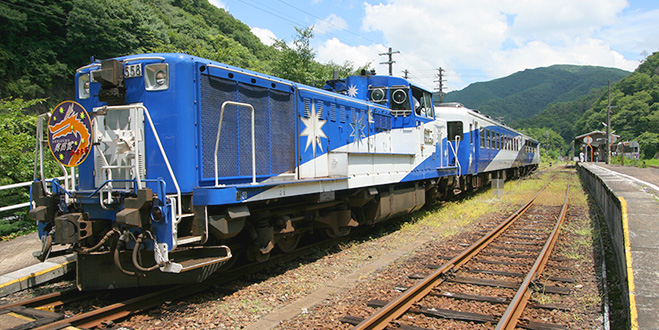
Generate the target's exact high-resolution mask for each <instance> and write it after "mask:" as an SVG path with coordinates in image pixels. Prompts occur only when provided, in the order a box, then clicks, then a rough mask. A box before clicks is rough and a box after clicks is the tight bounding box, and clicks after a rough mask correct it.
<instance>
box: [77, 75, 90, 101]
mask: <svg viewBox="0 0 659 330" xmlns="http://www.w3.org/2000/svg"><path fill="white" fill-rule="evenodd" d="M89 96H90V92H89V74H81V75H80V76H79V77H78V97H79V98H80V99H81V100H86V99H88V98H89Z"/></svg>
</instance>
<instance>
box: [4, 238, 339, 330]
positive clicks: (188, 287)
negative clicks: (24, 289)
mask: <svg viewBox="0 0 659 330" xmlns="http://www.w3.org/2000/svg"><path fill="white" fill-rule="evenodd" d="M348 239H350V237H348V236H346V237H341V238H337V239H333V240H329V241H322V242H318V243H315V244H311V245H308V246H304V247H301V248H299V249H298V250H296V251H294V252H291V253H287V254H282V255H278V256H275V257H272V258H270V261H268V262H265V263H253V264H247V265H244V266H241V267H237V268H235V269H232V270H229V271H227V272H222V273H216V274H214V275H211V277H209V278H208V279H206V280H205V281H204V282H201V283H194V284H181V285H176V286H173V287H169V288H165V289H163V290H159V291H157V292H150V293H147V294H144V295H140V296H137V297H133V298H130V299H127V300H124V301H122V302H118V303H115V304H111V305H108V306H105V307H102V308H98V309H95V310H92V311H89V312H86V313H81V314H77V315H74V316H72V317H68V318H65V319H62V320H59V321H55V322H53V323H49V324H47V325H44V326H42V327H39V328H36V329H39V330H53V329H62V328H66V327H67V326H75V327H81V328H86V329H92V328H98V327H103V326H104V325H105V324H107V323H109V322H116V321H119V320H121V319H124V318H126V317H128V316H130V315H132V314H135V313H138V312H140V311H144V310H147V309H150V308H154V307H157V306H159V305H160V304H162V303H163V302H164V301H175V300H177V299H180V298H183V297H186V296H190V295H193V294H195V293H199V292H203V291H204V290H207V289H208V287H210V286H217V285H221V284H225V283H229V282H231V281H235V280H239V279H242V278H244V277H245V274H251V273H256V272H258V271H262V270H263V269H266V268H268V267H271V266H272V265H275V264H281V263H284V262H287V261H290V260H294V259H296V258H299V257H300V256H303V255H307V254H309V253H310V252H312V251H316V250H317V249H322V248H325V247H328V246H333V245H336V243H337V242H344V241H346V240H348ZM72 291H73V294H79V295H82V294H84V293H85V292H79V291H77V290H72ZM69 292H70V291H65V292H62V293H52V294H48V295H46V296H51V295H53V296H57V295H58V294H63V293H69ZM42 297H45V296H40V297H36V298H33V299H30V300H28V301H22V302H18V303H16V305H22V306H25V304H26V303H28V302H30V301H32V300H34V299H44V298H42ZM45 298H48V297H45ZM2 307H5V306H2ZM7 307H9V305H7Z"/></svg>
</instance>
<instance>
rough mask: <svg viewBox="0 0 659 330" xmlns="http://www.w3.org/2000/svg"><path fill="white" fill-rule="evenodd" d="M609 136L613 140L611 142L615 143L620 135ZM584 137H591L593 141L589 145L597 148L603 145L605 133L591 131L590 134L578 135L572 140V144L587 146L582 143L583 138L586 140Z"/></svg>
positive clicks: (584, 142)
mask: <svg viewBox="0 0 659 330" xmlns="http://www.w3.org/2000/svg"><path fill="white" fill-rule="evenodd" d="M611 136H612V137H613V139H612V140H613V142H615V141H616V140H618V138H620V135H617V134H611ZM586 137H591V138H592V139H593V140H592V141H591V142H590V145H591V146H593V147H597V146H599V145H601V144H604V143H605V140H606V132H603V131H592V132H589V133H586V134H582V135H579V136H577V137H575V138H574V143H576V144H588V143H586V141H584V138H586Z"/></svg>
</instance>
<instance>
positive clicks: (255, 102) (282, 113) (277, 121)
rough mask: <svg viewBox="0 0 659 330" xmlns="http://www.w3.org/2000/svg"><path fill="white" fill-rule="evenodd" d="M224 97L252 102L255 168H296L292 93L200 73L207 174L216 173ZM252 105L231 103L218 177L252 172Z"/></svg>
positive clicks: (265, 171)
mask: <svg viewBox="0 0 659 330" xmlns="http://www.w3.org/2000/svg"><path fill="white" fill-rule="evenodd" d="M225 101H237V102H242V103H248V104H251V105H252V106H253V107H254V110H255V119H254V125H255V140H256V174H257V175H259V176H260V175H276V174H280V173H285V172H292V171H293V170H294V166H295V158H294V148H295V146H294V140H293V137H294V135H295V109H294V100H293V98H292V96H291V94H290V93H285V92H279V91H274V90H269V89H267V88H263V87H258V86H253V85H247V84H243V83H237V82H235V81H233V80H228V79H222V78H217V77H213V76H209V75H202V76H201V135H202V136H201V143H202V145H201V149H202V161H203V164H202V171H203V172H202V176H203V177H204V178H214V177H215V168H214V160H213V155H214V152H215V139H216V136H217V126H218V123H219V120H220V109H221V107H222V103H224V102H225ZM251 134H252V133H251V112H250V110H249V108H238V107H237V106H233V105H231V106H229V105H228V106H226V107H225V109H224V118H223V123H222V132H221V136H220V145H219V149H218V172H219V177H220V178H222V177H251V175H252V144H251V143H252V136H251Z"/></svg>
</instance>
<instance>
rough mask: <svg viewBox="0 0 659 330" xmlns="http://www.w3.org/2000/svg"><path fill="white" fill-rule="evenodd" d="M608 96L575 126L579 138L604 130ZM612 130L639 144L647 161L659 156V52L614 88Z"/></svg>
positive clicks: (597, 102) (603, 95) (600, 99)
mask: <svg viewBox="0 0 659 330" xmlns="http://www.w3.org/2000/svg"><path fill="white" fill-rule="evenodd" d="M607 106H608V92H607V91H604V92H603V93H601V94H600V96H599V98H598V99H597V100H596V101H595V103H594V104H593V105H592V106H591V107H590V108H589V109H588V110H587V111H586V112H585V113H584V115H583V116H582V117H581V119H579V120H578V121H577V122H576V124H575V127H576V132H575V133H576V134H577V135H579V134H583V133H587V132H590V131H593V130H603V129H605V128H604V126H603V125H602V122H605V121H606V108H607ZM611 106H612V107H613V108H611V128H612V129H613V130H615V132H616V133H615V134H618V135H620V136H621V139H622V140H637V141H638V142H639V143H640V145H641V152H642V156H643V157H644V158H651V157H656V156H657V152H659V52H655V53H654V54H652V55H650V56H648V57H647V58H646V59H645V61H644V62H643V63H641V65H639V66H638V68H637V69H636V71H634V73H632V74H631V75H629V76H628V77H626V78H624V79H622V80H621V81H619V82H618V83H617V84H614V85H612V87H611Z"/></svg>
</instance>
